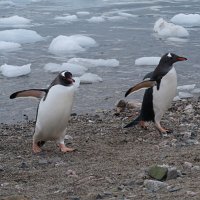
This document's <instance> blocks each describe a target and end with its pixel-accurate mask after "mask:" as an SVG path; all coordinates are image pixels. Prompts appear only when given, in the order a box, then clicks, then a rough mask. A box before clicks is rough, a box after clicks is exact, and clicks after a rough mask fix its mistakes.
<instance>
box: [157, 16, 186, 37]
mask: <svg viewBox="0 0 200 200" xmlns="http://www.w3.org/2000/svg"><path fill="white" fill-rule="evenodd" d="M154 31H155V32H156V33H157V34H158V35H160V36H163V37H187V36H189V33H188V31H187V30H186V29H185V28H184V27H182V26H179V25H174V24H172V23H168V22H166V21H165V20H164V19H163V18H160V19H159V20H157V21H156V22H155V25H154Z"/></svg>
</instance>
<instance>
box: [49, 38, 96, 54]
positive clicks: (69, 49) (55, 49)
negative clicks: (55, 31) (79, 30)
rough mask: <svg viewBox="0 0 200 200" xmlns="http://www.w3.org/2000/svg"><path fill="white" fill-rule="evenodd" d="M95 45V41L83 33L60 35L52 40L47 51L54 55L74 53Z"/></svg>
mask: <svg viewBox="0 0 200 200" xmlns="http://www.w3.org/2000/svg"><path fill="white" fill-rule="evenodd" d="M96 45H97V44H96V41H95V40H94V39H93V38H91V37H87V36H83V35H72V36H64V35H60V36H58V37H56V38H54V39H53V40H52V42H51V44H50V46H49V51H50V52H51V53H53V54H56V55H63V54H74V53H79V52H82V51H85V50H86V49H87V48H89V47H94V46H96Z"/></svg>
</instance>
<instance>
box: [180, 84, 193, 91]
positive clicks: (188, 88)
mask: <svg viewBox="0 0 200 200" xmlns="http://www.w3.org/2000/svg"><path fill="white" fill-rule="evenodd" d="M195 86H196V84H191V85H181V86H178V87H177V89H178V90H181V91H182V90H193V89H194V88H195Z"/></svg>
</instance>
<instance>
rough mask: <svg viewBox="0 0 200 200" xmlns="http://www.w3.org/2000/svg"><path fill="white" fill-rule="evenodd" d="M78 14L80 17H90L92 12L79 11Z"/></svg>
mask: <svg viewBox="0 0 200 200" xmlns="http://www.w3.org/2000/svg"><path fill="white" fill-rule="evenodd" d="M76 14H77V15H79V16H86V15H89V14H90V12H88V11H79V12H77V13H76Z"/></svg>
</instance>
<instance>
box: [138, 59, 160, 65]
mask: <svg viewBox="0 0 200 200" xmlns="http://www.w3.org/2000/svg"><path fill="white" fill-rule="evenodd" d="M160 58H161V57H141V58H137V59H136V60H135V65H158V63H159V62H160Z"/></svg>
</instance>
